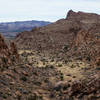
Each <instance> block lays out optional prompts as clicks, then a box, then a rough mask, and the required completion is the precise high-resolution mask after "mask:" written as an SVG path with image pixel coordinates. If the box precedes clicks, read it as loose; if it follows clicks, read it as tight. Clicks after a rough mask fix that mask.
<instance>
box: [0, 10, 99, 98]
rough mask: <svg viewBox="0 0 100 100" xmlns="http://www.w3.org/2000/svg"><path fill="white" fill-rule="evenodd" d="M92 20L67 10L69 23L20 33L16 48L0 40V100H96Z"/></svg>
mask: <svg viewBox="0 0 100 100" xmlns="http://www.w3.org/2000/svg"><path fill="white" fill-rule="evenodd" d="M84 14H85V15H84ZM74 15H75V16H76V17H75V18H74V17H72V16H74ZM83 15H84V17H83ZM90 16H92V17H91V18H90V19H89V18H88V17H90ZM95 16H97V18H98V19H99V15H96V14H86V13H82V12H78V13H75V12H73V11H69V13H68V17H67V19H63V20H59V21H57V22H56V23H53V24H50V25H48V26H45V27H42V28H36V29H33V30H32V31H31V32H23V33H21V34H19V36H17V37H16V39H15V42H16V43H17V46H18V49H17V47H16V45H15V43H14V42H11V43H7V44H6V42H5V39H4V38H3V36H1V35H0V57H1V58H0V100H100V38H99V37H100V29H99V25H100V24H99V23H97V22H96V20H93V21H92V22H91V21H90V20H92V19H94V18H95ZM76 19H79V20H80V25H82V26H81V27H79V26H80V25H79V23H78V22H76V21H74V20H76ZM87 20H88V21H87ZM74 22H75V23H74ZM86 22H88V23H86ZM73 23H74V25H73ZM59 26H61V27H59ZM46 32H47V34H46ZM29 34H30V35H29ZM37 34H38V35H37ZM55 36H57V37H55ZM49 40H50V41H49ZM6 41H7V40H6Z"/></svg>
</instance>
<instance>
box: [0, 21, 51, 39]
mask: <svg viewBox="0 0 100 100" xmlns="http://www.w3.org/2000/svg"><path fill="white" fill-rule="evenodd" d="M48 24H50V22H46V21H36V20H32V21H17V22H7V23H0V32H1V33H2V34H3V35H4V36H6V37H15V36H16V35H17V34H18V33H19V32H22V31H30V30H32V29H33V28H34V27H40V26H45V25H48Z"/></svg>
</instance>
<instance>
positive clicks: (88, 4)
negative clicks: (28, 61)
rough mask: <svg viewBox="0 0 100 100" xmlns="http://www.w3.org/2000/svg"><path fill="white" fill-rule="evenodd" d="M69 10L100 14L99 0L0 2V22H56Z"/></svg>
mask: <svg viewBox="0 0 100 100" xmlns="http://www.w3.org/2000/svg"><path fill="white" fill-rule="evenodd" d="M70 9H72V10H74V11H85V12H94V13H98V14H100V0H0V22H6V21H21V20H45V21H56V20H58V19H60V18H65V17H66V14H67V12H68V10H70Z"/></svg>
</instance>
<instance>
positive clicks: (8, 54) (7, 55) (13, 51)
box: [0, 34, 18, 66]
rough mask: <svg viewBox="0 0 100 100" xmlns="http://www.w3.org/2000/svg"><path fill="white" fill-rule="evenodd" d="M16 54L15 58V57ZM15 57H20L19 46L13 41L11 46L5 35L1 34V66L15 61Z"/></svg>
mask: <svg viewBox="0 0 100 100" xmlns="http://www.w3.org/2000/svg"><path fill="white" fill-rule="evenodd" d="M14 56H15V58H13V57H14ZM15 59H18V52H17V48H16V47H15V45H14V43H11V47H9V46H8V45H7V44H6V42H5V40H4V37H3V36H2V35H1V34H0V66H2V65H7V64H11V63H13V62H14V61H13V60H15Z"/></svg>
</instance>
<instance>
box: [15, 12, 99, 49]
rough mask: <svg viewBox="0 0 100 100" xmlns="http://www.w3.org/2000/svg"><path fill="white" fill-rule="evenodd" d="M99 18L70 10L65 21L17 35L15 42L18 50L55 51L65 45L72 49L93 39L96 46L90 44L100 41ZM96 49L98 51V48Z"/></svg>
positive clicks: (91, 14)
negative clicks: (73, 46)
mask: <svg viewBox="0 0 100 100" xmlns="http://www.w3.org/2000/svg"><path fill="white" fill-rule="evenodd" d="M99 18H100V15H97V14H93V13H83V12H73V11H72V10H70V11H69V12H68V14H67V18H66V19H61V20H58V21H57V22H55V23H52V24H49V25H47V26H44V27H40V28H35V29H33V30H32V31H30V32H27V31H25V32H22V33H20V34H18V35H17V37H16V40H15V41H16V43H17V44H18V47H19V48H26V49H36V50H41V51H44V50H48V51H52V50H54V51H55V50H56V51H57V50H61V49H62V48H63V47H64V46H66V45H69V46H70V47H72V45H73V44H74V43H75V45H76V44H77V45H78V44H79V43H80V42H81V44H82V43H84V41H85V38H87V41H88V40H89V41H92V40H93V39H94V38H95V39H94V41H95V42H96V44H95V43H94V44H93V43H91V45H92V46H93V47H94V45H97V44H99V41H100V29H99V26H100V22H99ZM83 31H84V32H83ZM81 39H82V41H81ZM78 42H79V43H78ZM85 42H86V41H85ZM92 42H93V41H92ZM97 48H98V49H99V46H97Z"/></svg>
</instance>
